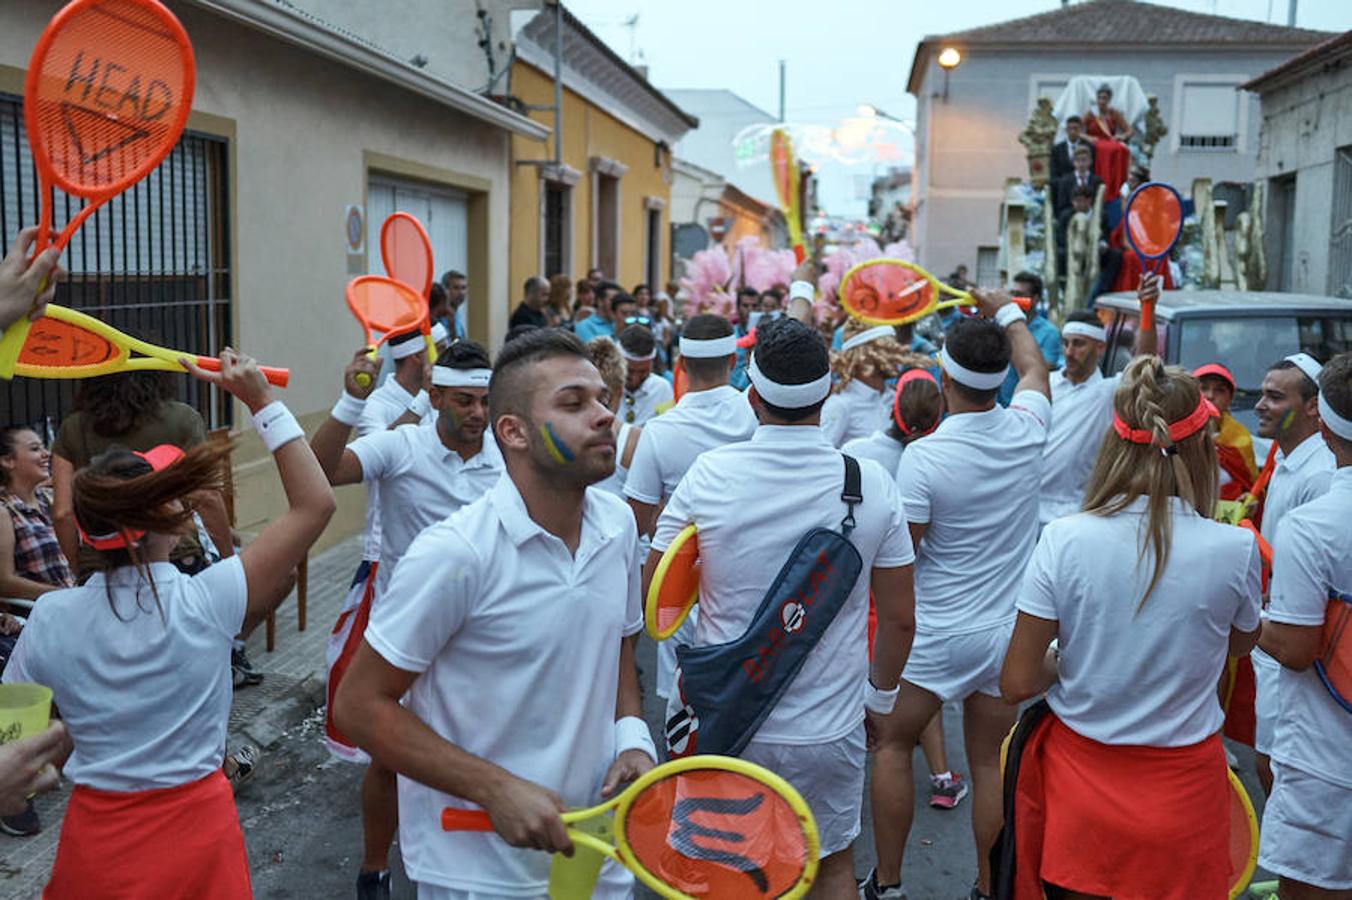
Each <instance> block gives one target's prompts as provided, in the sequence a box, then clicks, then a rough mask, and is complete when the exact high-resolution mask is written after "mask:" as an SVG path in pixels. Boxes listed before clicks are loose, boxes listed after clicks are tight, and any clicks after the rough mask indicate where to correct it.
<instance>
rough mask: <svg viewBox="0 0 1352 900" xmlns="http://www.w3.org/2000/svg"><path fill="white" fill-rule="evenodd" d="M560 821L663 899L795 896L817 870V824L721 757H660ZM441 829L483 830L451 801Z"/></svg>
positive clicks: (761, 776)
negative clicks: (604, 798) (610, 794)
mask: <svg viewBox="0 0 1352 900" xmlns="http://www.w3.org/2000/svg"><path fill="white" fill-rule="evenodd" d="M612 812H613V813H614V817H613V818H612V817H611V813H612ZM563 822H564V825H565V826H567V828H568V837H569V838H571V839H572V841H573V843H574V844H575V845H577V847H578V849H579V850H582V851H595V852H597V853H600V854H603V855H605V856H608V857H610V858H611V859H613V860H615V862H617V863H619V864H620V865H622V866H624V867H625V868H627V869H629V870H630V871H631V872H633V873H634V874H635V875H637V876H638V879H639V880H640V881H642V882H643V883H644V884H645V885H647V886H648V887H650V888H652V889H653V890H654V891H656V892H657V893H658V894H660V895H661V896H662V897H666V898H669V900H693V898H696V897H705V898H709V897H737V898H739V900H756V898H769V897H782V898H793V897H801V896H802V895H803V894H805V893H807V891H808V890H809V889H810V888H811V887H812V882H813V879H814V878H815V877H816V874H817V854H818V851H819V846H820V845H819V842H818V838H817V825H816V822H815V821H814V820H813V818H812V812H811V810H809V809H808V806H807V804H806V803H805V802H804V801H803V798H802V796H800V795H799V793H798V792H797V791H796V790H794V789H793V787H792V785H790V784H789V783H788V782H787V781H785V780H784V779H782V778H780V777H779V776H778V775H776V774H775V773H773V772H771V771H769V770H768V769H763V768H761V767H760V766H757V765H755V764H753V763H749V762H747V761H745V760H741V759H734V758H731V757H727V756H691V757H687V758H686V759H678V760H673V761H671V762H668V763H664V764H663V765H660V766H657V767H656V768H653V769H650V770H648V771H647V772H645V773H644V774H643V775H641V776H640V777H639V778H638V779H637V780H636V781H635V782H634V783H633V784H631V785H630V786H629V787H628V788H626V789H625V790H624V791H623V792H622V793H620V794H619V795H617V796H616V797H614V798H612V799H611V800H609V801H608V802H606V803H602V804H600V805H599V806H593V807H592V808H590V809H583V810H577V811H574V812H568V813H564V814H563ZM589 826H590V827H589ZM441 827H442V828H443V829H445V830H446V831H492V830H493V825H492V822H491V821H490V820H489V818H488V813H486V812H482V811H480V810H472V809H456V808H453V807H447V808H446V809H445V810H443V811H442V814H441ZM577 855H578V856H581V855H582V854H581V853H579V854H577ZM557 859H559V858H558V857H556V860H557ZM561 865H567V863H566V862H556V863H555V872H554V873H552V874H551V879H550V881H551V887H552V886H553V884H554V882H555V876H557V875H558V874H559V873H558V869H559V868H560V866H561ZM550 896H551V897H556V898H557V897H558V896H559V895H558V893H556V892H555V891H553V890H551V891H550ZM576 896H582V897H586V896H589V893H582V894H580V895H576Z"/></svg>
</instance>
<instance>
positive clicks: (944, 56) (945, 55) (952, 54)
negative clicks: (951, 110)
mask: <svg viewBox="0 0 1352 900" xmlns="http://www.w3.org/2000/svg"><path fill="white" fill-rule="evenodd" d="M961 62H962V54H961V53H959V52H958V48H957V47H945V48H944V49H943V50H940V51H939V68H941V69H943V70H944V102H945V103H947V102H948V73H949V72H951V71H953V70H954V69H956V68H957V67H958V64H959V63H961Z"/></svg>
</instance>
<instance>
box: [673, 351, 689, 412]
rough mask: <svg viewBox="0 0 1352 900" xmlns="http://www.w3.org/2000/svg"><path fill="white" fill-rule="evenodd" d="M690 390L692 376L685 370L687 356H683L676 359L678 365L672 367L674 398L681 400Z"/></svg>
mask: <svg viewBox="0 0 1352 900" xmlns="http://www.w3.org/2000/svg"><path fill="white" fill-rule="evenodd" d="M688 390H690V376H689V375H687V374H686V372H685V358H684V357H681V358H679V359H677V360H676V365H674V366H672V367H671V396H672V399H673V400H677V401H679V400H680V399H681V398H682V397H684V396H685V392H686V391H688Z"/></svg>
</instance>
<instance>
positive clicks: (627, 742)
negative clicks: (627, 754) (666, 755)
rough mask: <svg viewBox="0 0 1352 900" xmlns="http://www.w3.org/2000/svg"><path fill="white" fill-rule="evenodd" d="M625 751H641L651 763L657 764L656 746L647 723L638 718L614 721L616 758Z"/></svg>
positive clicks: (632, 717)
mask: <svg viewBox="0 0 1352 900" xmlns="http://www.w3.org/2000/svg"><path fill="white" fill-rule="evenodd" d="M626 750H642V751H643V752H644V753H646V754H648V757H649V758H650V759H651V760H652V761H653V762H657V746H656V745H655V744H654V743H653V736H652V734H651V733H650V732H649V731H648V723H647V722H645V721H643V720H642V719H640V718H639V717H638V716H625V717H624V718H623V719H616V720H615V755H616V756H617V757H618V756H619V755H620V754H621V753H623V752H624V751H626Z"/></svg>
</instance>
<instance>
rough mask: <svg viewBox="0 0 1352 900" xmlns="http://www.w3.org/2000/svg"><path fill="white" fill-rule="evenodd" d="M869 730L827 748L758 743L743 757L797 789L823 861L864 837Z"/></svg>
mask: <svg viewBox="0 0 1352 900" xmlns="http://www.w3.org/2000/svg"><path fill="white" fill-rule="evenodd" d="M867 755H868V754H867V753H866V752H865V750H864V726H863V723H860V725H859V727H858V728H856V729H855V730H854V731H852V732H850V733H849V734H847V735H846V736H845V737H843V738H840V739H839V740H835V741H831V742H830V743H827V744H770V743H763V742H761V741H755V740H753V741H752V742H751V743H749V744H747V746H746V749H745V750H743V751H742V759H745V760H747V761H748V762H753V763H755V764H756V765H758V766H764V767H765V768H767V769H769V770H770V771H771V772H774V773H775V774H777V775H779V777H781V778H783V779H784V780H785V781H787V782H788V783H789V784H791V785H793V786H794V788H795V789H796V790H797V791H798V793H800V794H802V795H803V799H804V800H806V801H807V805H808V808H810V809H811V810H812V817H813V818H814V819H816V820H817V834H818V836H819V837H820V839H821V851H820V855H821V856H822V857H826V856H830V855H831V854H832V853H839V852H840V851H841V850H845V849H848V848H849V846H850V845H851V844H853V843H854V839H855V838H857V837H858V836H859V816H860V814H861V813H862V812H863V808H864V761H865V759H866V757H867Z"/></svg>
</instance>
